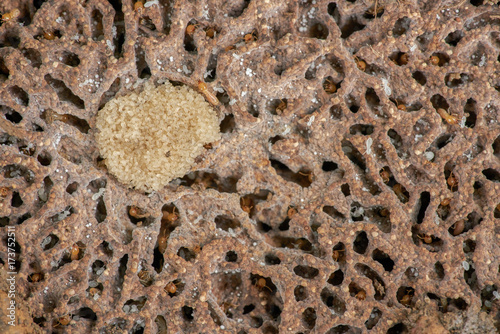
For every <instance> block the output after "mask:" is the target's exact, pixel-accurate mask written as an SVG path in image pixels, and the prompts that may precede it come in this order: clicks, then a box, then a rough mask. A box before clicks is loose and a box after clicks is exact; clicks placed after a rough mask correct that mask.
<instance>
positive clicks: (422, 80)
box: [412, 71, 427, 86]
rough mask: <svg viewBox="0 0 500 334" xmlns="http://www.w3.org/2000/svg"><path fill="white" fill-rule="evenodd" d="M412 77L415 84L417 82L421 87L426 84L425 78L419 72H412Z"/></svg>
mask: <svg viewBox="0 0 500 334" xmlns="http://www.w3.org/2000/svg"><path fill="white" fill-rule="evenodd" d="M412 77H413V79H415V81H416V82H418V83H419V84H420V85H422V86H423V85H425V84H426V83H427V78H426V77H425V75H424V73H422V72H420V71H415V72H413V74H412Z"/></svg>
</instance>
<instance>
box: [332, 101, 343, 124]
mask: <svg viewBox="0 0 500 334" xmlns="http://www.w3.org/2000/svg"><path fill="white" fill-rule="evenodd" d="M330 114H331V115H332V116H331V117H332V119H335V120H340V119H341V118H342V108H341V107H340V106H339V105H338V104H336V105H334V106H332V107H331V108H330Z"/></svg>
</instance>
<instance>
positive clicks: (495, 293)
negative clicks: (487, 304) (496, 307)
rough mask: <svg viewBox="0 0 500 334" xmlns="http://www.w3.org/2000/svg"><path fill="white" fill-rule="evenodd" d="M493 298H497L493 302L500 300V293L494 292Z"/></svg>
mask: <svg viewBox="0 0 500 334" xmlns="http://www.w3.org/2000/svg"><path fill="white" fill-rule="evenodd" d="M493 296H494V297H495V298H493V300H496V299H500V293H498V291H496V290H495V291H493Z"/></svg>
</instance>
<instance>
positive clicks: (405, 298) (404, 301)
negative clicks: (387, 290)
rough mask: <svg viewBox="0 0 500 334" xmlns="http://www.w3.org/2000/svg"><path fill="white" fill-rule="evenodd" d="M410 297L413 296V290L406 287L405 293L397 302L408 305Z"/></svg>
mask: <svg viewBox="0 0 500 334" xmlns="http://www.w3.org/2000/svg"><path fill="white" fill-rule="evenodd" d="M412 297H413V290H412V289H406V294H405V295H404V296H403V297H402V298H401V300H400V301H399V302H400V303H401V304H402V305H404V306H408V305H410V304H411V299H412Z"/></svg>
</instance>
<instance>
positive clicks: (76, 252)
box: [69, 244, 85, 261]
mask: <svg viewBox="0 0 500 334" xmlns="http://www.w3.org/2000/svg"><path fill="white" fill-rule="evenodd" d="M84 248H85V247H81V246H78V244H73V246H71V250H70V252H69V257H70V259H71V261H75V260H78V257H79V256H80V250H81V249H84Z"/></svg>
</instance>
